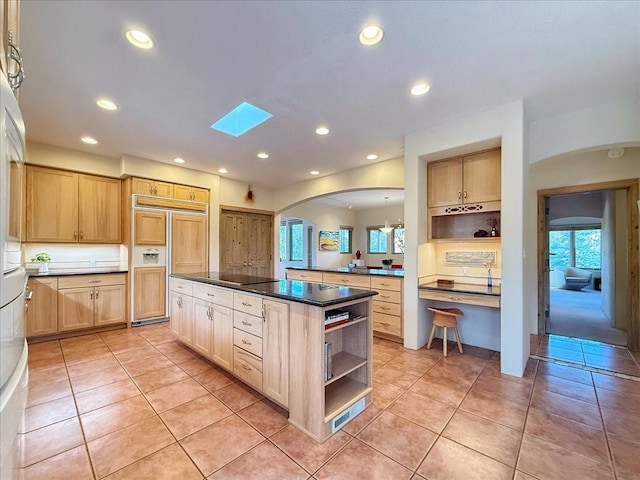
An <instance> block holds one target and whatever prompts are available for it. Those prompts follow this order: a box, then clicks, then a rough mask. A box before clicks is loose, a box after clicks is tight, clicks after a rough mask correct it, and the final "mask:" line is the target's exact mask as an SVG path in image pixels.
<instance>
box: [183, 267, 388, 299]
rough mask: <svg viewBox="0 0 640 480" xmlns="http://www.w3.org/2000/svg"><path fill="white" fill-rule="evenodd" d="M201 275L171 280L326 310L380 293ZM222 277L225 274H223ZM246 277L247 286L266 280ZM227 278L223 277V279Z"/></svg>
mask: <svg viewBox="0 0 640 480" xmlns="http://www.w3.org/2000/svg"><path fill="white" fill-rule="evenodd" d="M198 275H199V274H178V275H175V274H174V275H171V276H172V277H177V278H183V279H185V280H191V281H195V282H202V283H208V284H210V285H217V286H219V287H227V288H232V289H234V290H237V291H240V292H247V293H255V294H258V295H264V296H266V297H273V298H280V299H282V300H288V301H292V302H299V303H306V304H308V305H314V306H316V307H327V306H330V305H335V304H338V303H342V302H346V301H349V300H358V299H360V298H366V297H370V296H373V295H377V292H375V291H372V290H361V289H357V288H350V287H342V286H339V285H321V284H318V283H310V282H303V281H300V280H273V281H264V282H262V283H245V284H239V283H231V282H228V281H224V280H219V279H216V278H214V277H215V275H209V276H207V277H204V276H198ZM221 275H223V274H221ZM244 277H247V278H246V279H245V282H251V280H250V278H255V279H260V278H263V277H250V276H244ZM222 278H224V275H223V276H222Z"/></svg>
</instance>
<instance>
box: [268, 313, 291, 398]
mask: <svg viewBox="0 0 640 480" xmlns="http://www.w3.org/2000/svg"><path fill="white" fill-rule="evenodd" d="M263 303H264V328H263V331H262V390H263V392H264V394H265V395H266V396H267V397H269V398H271V399H272V400H275V401H276V402H278V403H279V404H280V405H284V406H285V407H287V406H289V305H287V304H286V303H282V302H274V301H272V300H264V301H263Z"/></svg>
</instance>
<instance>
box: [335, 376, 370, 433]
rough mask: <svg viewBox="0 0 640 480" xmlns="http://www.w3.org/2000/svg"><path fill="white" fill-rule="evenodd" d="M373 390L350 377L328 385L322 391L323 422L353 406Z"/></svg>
mask: <svg viewBox="0 0 640 480" xmlns="http://www.w3.org/2000/svg"><path fill="white" fill-rule="evenodd" d="M372 390H373V388H371V387H368V386H367V385H365V384H364V383H362V382H358V381H357V380H354V379H352V378H350V377H342V378H340V379H338V380H337V381H335V382H333V383H332V384H330V385H327V387H326V388H325V391H324V396H325V400H324V421H325V423H326V422H329V421H331V419H332V418H333V417H335V416H336V415H337V414H339V413H340V412H341V411H343V410H344V409H345V408H347V407H349V406H350V405H353V404H354V403H356V402H357V401H358V400H360V399H361V398H362V397H364V396H365V395H367V394H368V393H369V392H371V391H372Z"/></svg>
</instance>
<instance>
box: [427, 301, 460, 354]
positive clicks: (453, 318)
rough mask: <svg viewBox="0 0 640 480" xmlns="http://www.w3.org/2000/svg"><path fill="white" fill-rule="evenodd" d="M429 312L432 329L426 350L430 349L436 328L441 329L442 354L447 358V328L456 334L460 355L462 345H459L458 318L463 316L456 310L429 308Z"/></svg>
mask: <svg viewBox="0 0 640 480" xmlns="http://www.w3.org/2000/svg"><path fill="white" fill-rule="evenodd" d="M429 310H431V311H432V312H433V327H432V328H431V335H429V343H427V348H431V342H432V341H433V336H434V335H435V334H436V327H442V328H443V329H444V330H443V333H442V352H443V353H444V356H445V357H446V356H447V327H448V328H453V332H454V333H455V334H456V340H457V342H458V350H460V353H462V344H461V343H460V335H458V317H461V316H463V315H464V313H462V310H460V309H458V308H431V307H429Z"/></svg>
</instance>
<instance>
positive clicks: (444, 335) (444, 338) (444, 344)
mask: <svg viewBox="0 0 640 480" xmlns="http://www.w3.org/2000/svg"><path fill="white" fill-rule="evenodd" d="M442 329H443V331H442V352H443V353H444V356H445V357H446V356H447V327H442Z"/></svg>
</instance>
